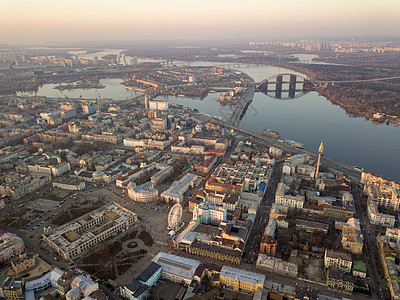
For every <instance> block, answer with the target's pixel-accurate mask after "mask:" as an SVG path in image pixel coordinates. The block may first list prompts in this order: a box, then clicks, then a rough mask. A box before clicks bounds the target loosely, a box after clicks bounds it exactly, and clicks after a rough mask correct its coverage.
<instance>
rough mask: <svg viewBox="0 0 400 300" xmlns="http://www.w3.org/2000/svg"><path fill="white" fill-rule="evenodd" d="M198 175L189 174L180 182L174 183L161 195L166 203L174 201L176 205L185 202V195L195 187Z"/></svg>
mask: <svg viewBox="0 0 400 300" xmlns="http://www.w3.org/2000/svg"><path fill="white" fill-rule="evenodd" d="M196 179H197V175H195V174H191V173H187V174H186V175H185V176H183V177H182V178H181V179H180V180H178V181H174V182H173V183H172V184H171V186H170V187H169V188H168V189H167V190H166V191H164V192H163V193H162V194H161V197H162V198H163V199H164V200H165V201H173V202H174V203H181V202H182V201H183V194H184V193H185V192H186V191H187V190H188V189H189V187H194V186H195V181H196Z"/></svg>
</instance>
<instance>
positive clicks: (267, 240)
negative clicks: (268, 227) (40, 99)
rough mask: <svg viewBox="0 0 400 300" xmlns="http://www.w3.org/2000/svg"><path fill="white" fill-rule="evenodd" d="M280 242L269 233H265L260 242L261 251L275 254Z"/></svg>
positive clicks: (271, 254) (270, 254)
mask: <svg viewBox="0 0 400 300" xmlns="http://www.w3.org/2000/svg"><path fill="white" fill-rule="evenodd" d="M277 248H278V242H277V241H276V240H275V239H273V238H272V237H270V236H269V235H263V237H262V239H261V242H260V253H263V254H266V255H269V256H275V254H276V249H277Z"/></svg>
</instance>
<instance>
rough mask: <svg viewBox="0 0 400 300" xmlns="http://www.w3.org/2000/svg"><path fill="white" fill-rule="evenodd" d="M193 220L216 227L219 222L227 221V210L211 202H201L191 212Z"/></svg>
mask: <svg viewBox="0 0 400 300" xmlns="http://www.w3.org/2000/svg"><path fill="white" fill-rule="evenodd" d="M193 220H195V221H196V222H198V223H200V224H211V225H216V226H218V225H219V223H220V222H221V221H226V220H227V209H226V208H223V207H222V206H217V205H215V204H213V203H211V202H201V203H200V204H199V205H197V206H196V207H195V208H194V210H193Z"/></svg>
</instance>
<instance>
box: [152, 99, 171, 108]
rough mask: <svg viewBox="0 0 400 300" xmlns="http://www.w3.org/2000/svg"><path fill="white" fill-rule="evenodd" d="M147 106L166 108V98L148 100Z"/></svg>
mask: <svg viewBox="0 0 400 300" xmlns="http://www.w3.org/2000/svg"><path fill="white" fill-rule="evenodd" d="M149 108H150V109H155V110H168V102H167V100H150V101H149Z"/></svg>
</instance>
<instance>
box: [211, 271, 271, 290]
mask: <svg viewBox="0 0 400 300" xmlns="http://www.w3.org/2000/svg"><path fill="white" fill-rule="evenodd" d="M219 281H220V284H221V285H223V286H226V287H229V288H232V289H234V290H236V291H239V290H241V291H246V292H250V293H254V292H257V291H259V290H262V289H263V287H264V281H265V276H264V275H262V274H259V273H254V272H249V271H245V270H242V269H237V268H232V267H229V266H223V267H222V269H221V273H220V276H219Z"/></svg>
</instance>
